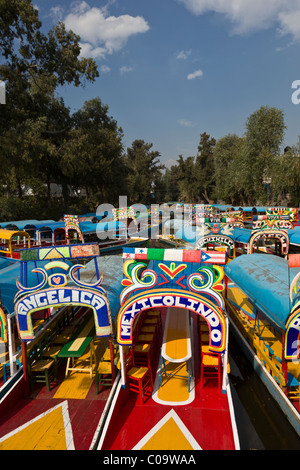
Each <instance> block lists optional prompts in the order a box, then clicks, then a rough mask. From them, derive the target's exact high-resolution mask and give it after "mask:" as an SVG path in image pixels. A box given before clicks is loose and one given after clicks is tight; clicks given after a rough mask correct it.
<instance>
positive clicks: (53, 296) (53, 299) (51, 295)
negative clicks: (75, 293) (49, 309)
mask: <svg viewBox="0 0 300 470" xmlns="http://www.w3.org/2000/svg"><path fill="white" fill-rule="evenodd" d="M47 300H48V304H49V305H52V304H57V303H58V299H57V291H56V290H55V291H53V290H50V291H48V292H47Z"/></svg>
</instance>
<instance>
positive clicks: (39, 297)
mask: <svg viewBox="0 0 300 470" xmlns="http://www.w3.org/2000/svg"><path fill="white" fill-rule="evenodd" d="M35 298H36V305H37V307H45V305H47V296H46V294H45V292H40V293H39V294H35ZM43 299H44V300H43Z"/></svg>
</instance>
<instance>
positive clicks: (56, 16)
mask: <svg viewBox="0 0 300 470" xmlns="http://www.w3.org/2000/svg"><path fill="white" fill-rule="evenodd" d="M63 14H64V9H63V8H62V7H60V6H57V7H52V8H50V16H51V17H52V18H53V20H54V21H55V22H56V21H60V20H61V19H62V17H63Z"/></svg>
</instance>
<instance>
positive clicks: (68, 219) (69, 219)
mask: <svg viewBox="0 0 300 470" xmlns="http://www.w3.org/2000/svg"><path fill="white" fill-rule="evenodd" d="M64 221H65V233H66V239H67V238H68V236H69V230H75V231H76V232H77V234H78V238H79V240H81V241H82V233H81V230H80V227H79V219H78V215H65V216H64Z"/></svg>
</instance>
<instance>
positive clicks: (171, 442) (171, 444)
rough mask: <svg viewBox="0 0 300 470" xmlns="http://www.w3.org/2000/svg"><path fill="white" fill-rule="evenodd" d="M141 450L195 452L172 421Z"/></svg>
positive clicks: (162, 427) (171, 419)
mask: <svg viewBox="0 0 300 470" xmlns="http://www.w3.org/2000/svg"><path fill="white" fill-rule="evenodd" d="M141 450H193V446H192V445H191V444H190V442H189V440H188V439H187V437H186V436H185V435H184V433H183V432H182V430H181V429H180V428H179V426H178V425H177V423H176V422H175V420H174V419H173V418H172V417H170V419H169V420H168V421H167V422H166V423H165V424H164V425H163V426H161V428H160V429H159V430H158V431H157V432H156V433H155V434H154V435H153V436H152V437H151V438H150V439H149V440H148V442H146V444H145V445H144V446H143V447H141Z"/></svg>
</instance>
